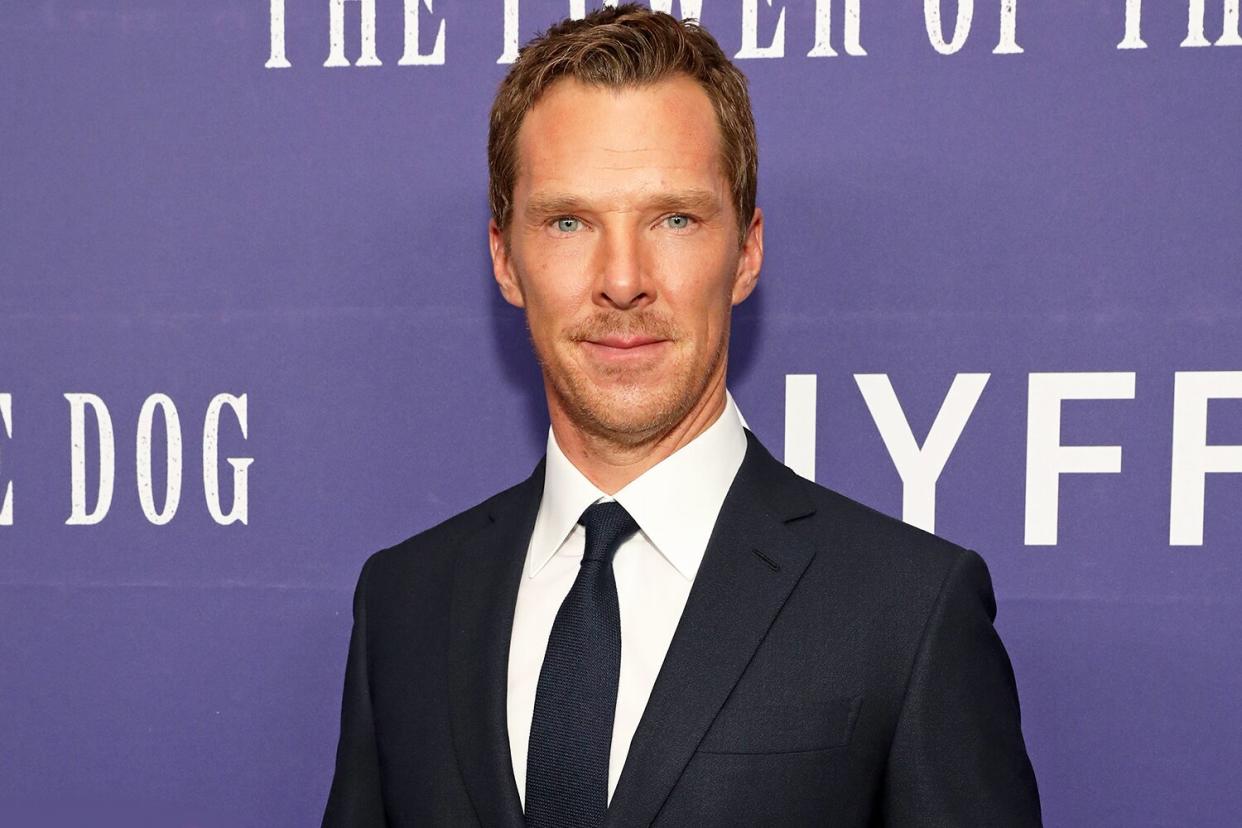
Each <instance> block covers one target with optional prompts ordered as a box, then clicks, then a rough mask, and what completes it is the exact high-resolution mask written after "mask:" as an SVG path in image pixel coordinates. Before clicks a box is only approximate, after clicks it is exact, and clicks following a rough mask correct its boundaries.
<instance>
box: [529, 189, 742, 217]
mask: <svg viewBox="0 0 1242 828" xmlns="http://www.w3.org/2000/svg"><path fill="white" fill-rule="evenodd" d="M610 200H612V199H611V198H609V197H607V196H605V197H604V198H603V199H601V201H603V202H605V203H606V202H608V201H610ZM641 206H642V208H643V209H645V210H656V211H660V212H663V211H666V210H684V211H686V212H695V213H707V212H712V211H714V210H716V209H718V208H719V207H720V200H719V198H718V197H717V195H716V193H714V192H712V191H711V190H703V189H698V188H690V189H685V190H667V191H662V192H659V193H654V194H653V195H651V196H650V197H649V198H645V199H643V200H642V201H641ZM591 210H592V206H591V203H590V202H589V201H588V200H587V199H584V198H582V197H580V196H576V195H572V194H570V193H535V194H534V195H532V196H531V197H530V200H529V201H528V202H527V204H526V210H525V211H524V212H525V213H526V215H527V216H528V217H530V218H532V219H543V218H547V217H549V216H559V215H565V214H569V213H582V212H590V211H591Z"/></svg>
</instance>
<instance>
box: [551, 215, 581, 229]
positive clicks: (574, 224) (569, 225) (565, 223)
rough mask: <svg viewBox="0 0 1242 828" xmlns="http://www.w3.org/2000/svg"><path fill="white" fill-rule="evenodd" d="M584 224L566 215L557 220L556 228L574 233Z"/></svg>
mask: <svg viewBox="0 0 1242 828" xmlns="http://www.w3.org/2000/svg"><path fill="white" fill-rule="evenodd" d="M581 226H582V222H581V221H579V220H578V219H576V218H572V217H570V216H565V217H563V218H558V219H557V220H556V229H557V230H560V231H561V232H562V233H572V232H574V231H575V230H577V229H578V228H580V227H581Z"/></svg>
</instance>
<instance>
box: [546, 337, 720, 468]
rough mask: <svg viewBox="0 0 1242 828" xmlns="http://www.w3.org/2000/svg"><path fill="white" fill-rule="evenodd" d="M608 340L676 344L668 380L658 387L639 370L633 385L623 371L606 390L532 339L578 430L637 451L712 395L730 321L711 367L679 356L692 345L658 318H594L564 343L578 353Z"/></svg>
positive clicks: (689, 356)
mask: <svg viewBox="0 0 1242 828" xmlns="http://www.w3.org/2000/svg"><path fill="white" fill-rule="evenodd" d="M528 332H529V325H528ZM605 334H624V335H646V336H656V337H660V338H664V339H668V340H671V343H672V344H671V347H672V348H673V349H675V353H674V354H672V355H670V356H669V357H666V360H671V361H672V362H673V363H674V364H673V367H672V370H671V371H670V372H668V376H667V379H665V380H663V381H660V382H655V381H654V380H651V379H649V378H647V377H645V376H644V374H645V372H644V371H642V370H641V369H640V370H638V371H636V372H635V377H634V381H632V382H627V381H625V379H624V375H625V374H627V373H631V372H634V371H635V369H631V368H627V367H618V368H617V369H616V370H615V371H611V372H608V373H611V374H613V375H614V376H616V377H618V378H619V379H618V381H617V382H614V383H611V384H610V385H609V386H608V387H606V388H601V387H600V386H599V385H597V384H596V383H595V382H594V381H593V380H592V379H591V377H590V376H588V375H587V373H586V372H585V371H583V370H582V369H581V367H580V366H579V365H578V364H577V363H576V362H575V361H574V360H573V359H572V358H566V357H565V356H564V353H563V352H562V353H556V348H555V346H553V347H551V348H550V349H549V350H550V351H552V352H553V353H544V351H543V349H541V348H540V346H539V343H538V342H537V341H536V340H535V338H534V336H533V335H532V336H531V344H532V346H533V349H534V352H535V357H536V359H537V360H538V361H539V366H540V369H541V370H542V372H543V377H544V382H545V384H546V386H547V387H548V389H549V390H550V393H551V394H552V395H554V396H555V397H556V398H557V400H558V401H559V403H560V405H561V408H562V409H563V411H564V412H565V414H566V416H568V418H569V420H570V422H571V423H573V425H574V427H575V428H577V429H578V430H579V431H582V432H584V433H586V434H589V435H591V436H592V437H595V438H597V439H600V440H603V441H605V442H608V443H611V444H613V445H617V446H621V447H625V448H628V449H633V448H638V447H641V446H642V445H643V444H646V443H653V442H655V441H657V440H659V439H660V438H661V437H663V436H664V435H666V434H668V433H669V431H671V430H672V429H673V428H674V427H675V426H676V425H677V424H678V423H680V422H681V421H682V420H684V419H685V418H686V416H687V415H688V414H690V412H691V411H692V410H693V409H694V407H695V405H696V404H697V403H698V402H699V401H700V400H701V399H702V398H703V395H704V394H706V393H707V390H708V385H709V384H710V383H711V381H712V379H713V378H714V377H715V376H716V375H717V372H718V371H719V370H721V369H722V368H723V362H724V360H725V359H726V357H727V353H728V344H729V314H726V315H725V321H724V329H723V331H722V332H721V335H720V337H719V339H718V341H717V342H716V343H715V345H714V347H713V348H712V351H711V353H710V354H708V358H707V361H706V364H701V365H700V364H696V359H695V355H694V354H684V353H677V352H676V351H679V350H680V348H681V346H682V345H683V344H684V343H685V342H686V341H687V340H686V339H685V338H683V337H682V336H681V334H680V331H678V330H677V329H676V328H675V327H674V326H673V325H672V324H671V323H670V322H668V321H667V320H665V319H662V318H660V317H655V316H624V317H619V316H616V315H611V316H609V315H599V316H594V317H591V318H590V319H588V320H586V322H584V323H582V324H580V325H577V326H575V327H574V328H572V329H571V330H569V331H568V332H567V333H566V334H565V335H564V336H563V338H562V342H568V343H569V348H578V347H581V346H580V344H579V343H580V342H582V341H585V340H587V339H591V338H594V337H598V336H602V335H605ZM665 364H667V363H665Z"/></svg>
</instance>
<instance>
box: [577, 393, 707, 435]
mask: <svg viewBox="0 0 1242 828" xmlns="http://www.w3.org/2000/svg"><path fill="white" fill-rule="evenodd" d="M575 385H576V384H575ZM585 385H586V388H583V387H582V386H578V387H576V388H573V389H565V390H566V391H569V393H568V394H562V399H563V400H565V402H566V409H567V411H568V413H569V415H570V417H571V419H573V420H574V422H575V423H576V424H577V425H578V427H579V428H582V429H583V430H585V431H589V432H594V433H597V434H600V435H601V436H607V437H609V438H610V439H613V440H618V441H621V442H635V443H638V442H642V441H643V440H646V439H648V438H650V437H651V436H652V435H658V434H663V433H664V432H666V431H667V430H668V429H670V428H672V427H673V426H674V425H676V424H677V423H678V422H679V421H680V420H681V419H682V418H683V417H684V416H685V415H686V414H687V412H689V410H690V409H691V408H692V407H693V405H694V398H693V396H692V395H689V394H688V393H687V392H688V391H689V390H690V387H691V386H690V384H689V383H682V382H677V383H661V384H659V385H658V386H654V385H647V384H626V385H614V386H612V387H611V388H600V387H598V386H594V385H593V384H591V383H589V382H588V383H586V384H585Z"/></svg>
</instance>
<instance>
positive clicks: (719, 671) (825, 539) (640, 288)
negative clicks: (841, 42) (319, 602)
mask: <svg viewBox="0 0 1242 828" xmlns="http://www.w3.org/2000/svg"><path fill="white" fill-rule="evenodd" d="M488 152H489V165H490V172H491V206H492V214H493V217H492V222H491V225H490V229H489V235H490V244H491V253H492V261H493V265H494V273H495V278H496V281H497V283H498V285H499V288H500V291H501V293H502V294H503V295H504V297H505V299H507V300H508V301H509V302H510V303H512V304H513V305H516V306H517V307H520V308H523V309H524V310H525V314H526V319H527V323H528V327H529V329H530V335H531V340H532V343H533V345H534V349H535V352H536V355H537V357H538V359H539V362H540V365H541V366H542V370H543V377H544V385H545V391H546V396H547V401H548V413H549V417H550V420H551V429H550V431H549V435H548V450H547V456H546V457H545V458H544V460H543V461H541V462H540V463H539V465H538V466H537V468H536V469H535V471H534V473H533V474H532V475H531V476H530V477H529V478H528V479H527V480H525V481H524V482H522V483H520V484H518V485H517V486H514V487H513V488H511V489H508V490H507V491H504V492H501V493H500V494H498V495H496V496H495V497H493V498H491V499H489V500H487V501H486V502H484V503H482V504H480V505H478V506H476V507H475V508H473V509H470V510H468V511H466V512H464V513H462V514H460V515H457V516H456V517H453V518H451V519H449V520H448V521H446V522H444V523H442V524H440V525H439V526H436V527H434V528H432V529H430V530H428V531H426V532H423V533H422V534H419V535H416V536H415V537H413V538H411V539H409V540H407V541H405V542H404V543H401V544H399V545H397V546H395V547H392V548H391V549H386V550H383V551H381V552H379V553H377V554H375V555H373V556H372V557H371V558H370V559H369V560H368V561H367V563H366V564H365V565H364V566H363V570H362V574H361V576H360V578H359V581H358V587H357V591H356V594H355V598H354V629H353V636H352V638H351V641H350V652H349V661H348V666H347V671H346V677H345V691H344V703H343V708H342V716H341V736H340V744H339V748H338V753H337V764H336V775H335V778H334V780H333V784H332V790H331V793H330V795H329V801H328V806H327V812H326V814H325V817H324V825H326V826H353V827H354V828H357V827H358V826H381V825H390V826H423V825H435V826H441V825H448V826H457V825H465V826H468V825H486V826H521V825H523V824H525V825H530V826H597V825H609V826H640V825H644V826H645V825H652V824H654V825H663V826H697V825H707V826H716V825H772V826H797V825H842V826H849V825H902V826H907V825H911V826H913V825H1003V826H1025V825H1037V824H1039V819H1040V812H1039V800H1038V794H1037V791H1036V784H1035V777H1034V773H1033V771H1032V769H1031V765H1030V762H1029V760H1028V758H1027V754H1026V750H1025V746H1024V742H1023V738H1022V733H1021V728H1020V723H1019V708H1018V699H1017V693H1016V690H1015V685H1014V679H1013V673H1012V670H1011V668H1010V663H1009V660H1008V657H1007V656H1006V654H1005V651H1004V648H1003V647H1002V645H1001V642H1000V640H999V639H998V637H997V635H996V633H995V631H994V629H993V627H992V619H993V617H994V615H995V603H994V600H993V594H992V589H991V583H990V580H989V577H988V573H987V569H986V567H985V566H984V563H983V561H982V560H981V559H980V558H979V556H978V555H976V554H975V553H974V552H970V551H967V550H965V549H962V548H960V547H957V546H954V545H952V544H950V543H948V542H947V541H944V540H941V539H939V538H936V537H934V536H932V535H929V534H926V533H924V532H922V531H920V530H918V529H915V528H912V527H910V526H907V525H905V524H903V523H901V522H899V521H896V520H893V519H890V518H887V517H884V516H883V515H880V514H878V513H876V512H873V511H871V510H869V509H867V508H865V507H863V506H861V505H859V504H857V503H855V502H853V501H851V500H848V499H847V498H845V497H843V496H841V495H839V494H836V493H834V492H832V491H829V490H828V489H825V488H823V487H820V486H818V485H816V484H814V483H811V482H809V481H806V480H804V479H802V478H800V477H798V476H797V475H795V474H794V473H793V472H791V471H789V470H788V469H787V468H785V467H784V466H783V465H781V464H780V463H779V462H777V461H776V460H774V459H773V458H772V456H771V455H770V454H769V453H768V452H767V451H766V450H765V449H764V448H763V446H762V445H760V444H759V442H758V441H757V440H756V439H755V437H754V435H753V434H751V433H750V432H749V431H747V430H746V429H745V428H744V426H743V424H742V420H741V418H740V415H739V413H738V411H737V409H736V407H735V405H734V404H733V401H732V399H731V397H730V396H729V394H728V393H727V391H726V387H725V377H726V361H727V345H728V336H729V319H730V311H731V308H732V307H733V306H734V305H736V304H738V303H739V302H741V301H743V300H744V299H746V297H747V296H748V295H749V294H750V292H751V291H752V290H753V289H754V286H755V282H756V280H757V278H758V275H759V270H760V265H761V263H762V260H763V214H762V212H761V211H760V210H759V209H758V208H756V207H755V178H756V149H755V131H754V124H753V120H752V116H751V111H750V104H749V99H748V97H747V92H746V83H745V79H744V78H743V77H742V75H741V74H740V72H738V71H737V69H736V68H734V67H733V66H732V65H731V64H730V63H729V61H728V60H727V58H726V57H725V56H724V54H722V53H721V51H720V49H719V47H718V46H717V44H716V43H715V41H714V40H713V39H712V38H711V36H710V35H708V34H707V33H706V32H705V31H703V30H702V29H700V28H698V27H697V26H694V25H692V24H689V23H682V22H679V21H677V20H676V19H675V18H672V17H670V16H668V15H666V14H660V13H653V12H650V11H647V10H644V9H641V8H639V7H636V6H633V5H627V6H622V7H618V8H611V9H602V10H600V11H598V12H595V13H593V14H591V15H588V16H587V18H586V19H585V20H582V21H566V22H563V23H561V24H559V25H558V26H555V27H553V28H552V29H551V30H549V31H548V32H547V33H546V34H545V35H543V36H542V37H540V38H537V39H536V40H535V41H533V42H532V43H531V44H529V45H528V46H527V47H526V48H525V49H524V50H523V51H522V54H521V56H520V57H519V58H518V60H517V62H516V63H515V65H514V66H513V68H512V70H511V71H510V73H509V75H508V77H507V78H506V79H505V81H504V82H503V84H502V85H501V87H500V90H499V92H498V93H497V97H496V101H495V104H494V106H493V111H492V118H491V133H490V139H489V145H488Z"/></svg>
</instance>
